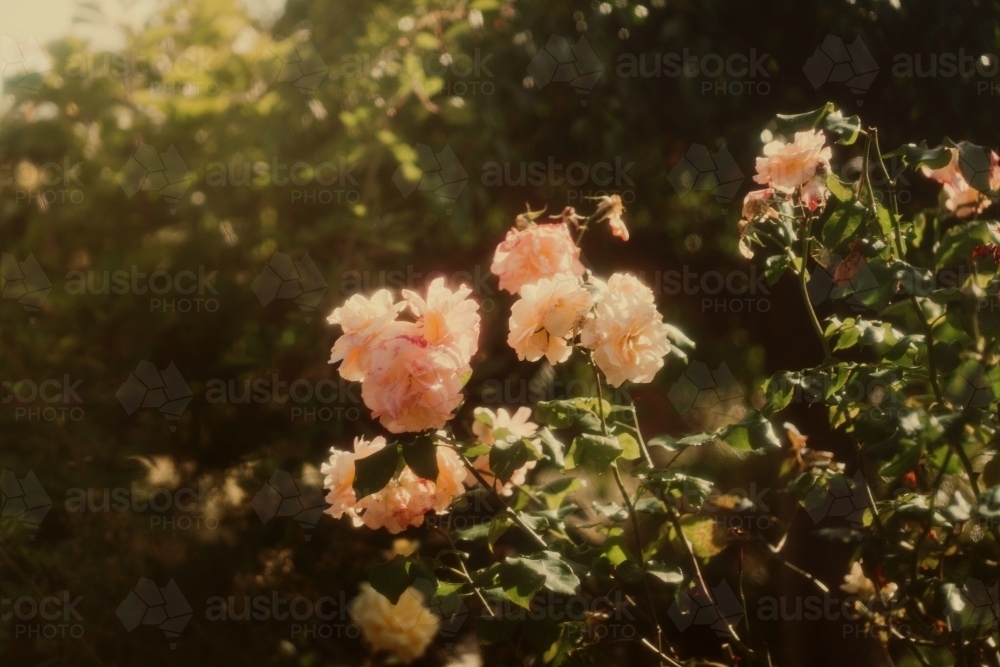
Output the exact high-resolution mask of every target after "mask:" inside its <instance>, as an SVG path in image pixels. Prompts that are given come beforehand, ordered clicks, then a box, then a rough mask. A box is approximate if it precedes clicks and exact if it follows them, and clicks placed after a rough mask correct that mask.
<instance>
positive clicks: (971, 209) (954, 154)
mask: <svg viewBox="0 0 1000 667" xmlns="http://www.w3.org/2000/svg"><path fill="white" fill-rule="evenodd" d="M948 150H949V151H950V152H951V161H950V162H949V163H948V164H946V165H945V166H943V167H940V168H938V169H930V168H928V167H921V168H920V171H921V172H923V174H924V176H926V177H927V178H930V179H931V180H934V181H937V182H938V183H940V184H941V190H942V192H943V193H944V199H945V201H944V206H945V208H946V209H948V210H949V211H951V212H952V213H954V214H955V215H956V216H958V217H959V218H968V217H969V216H971V215H973V214H975V213H981V212H983V211H984V210H985V209H986V208H987V206H988V205H989V201H988V200H987V199H986V198H985V197H983V195H982V193H980V192H979V191H978V190H976V189H975V188H973V187H972V186H971V185H969V183H968V182H967V181H966V180H965V177H964V176H962V171H961V169H960V168H959V165H958V160H959V153H958V149H957V148H951V147H949V148H948ZM997 162H998V159H997V154H996V153H994V152H992V151H991V152H990V165H991V166H990V187H991V188H993V189H996V187H997V186H998V185H1000V167H998V166H997Z"/></svg>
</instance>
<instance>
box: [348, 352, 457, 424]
mask: <svg viewBox="0 0 1000 667" xmlns="http://www.w3.org/2000/svg"><path fill="white" fill-rule="evenodd" d="M369 355H370V365H369V371H368V375H367V376H366V377H365V381H364V382H362V383H361V398H362V400H364V402H365V405H367V406H368V409H369V410H371V411H372V416H373V417H377V418H378V419H379V421H380V422H381V423H382V426H384V427H385V428H387V429H388V430H389V431H391V432H392V433H406V432H415V431H425V430H427V429H439V428H442V427H443V426H444V425H445V424H446V423H447V422H448V420H450V419H451V418H452V417H453V416H454V415H453V412H454V410H455V408H457V407H458V404H459V403H461V402H462V386H463V385H464V384H465V380H466V379H467V378H468V375H469V373H471V369H470V368H469V365H468V363H467V362H463V361H462V360H461V359H459V358H458V355H457V354H456V353H455V351H454V350H449V349H448V348H439V347H434V346H432V345H431V344H430V343H428V342H427V340H426V339H424V338H423V337H421V336H415V335H410V334H403V335H400V336H395V337H393V338H389V339H387V340H384V341H382V342H380V343H379V344H378V345H377V346H375V347H374V348H373V349H372V350H371V351H370V352H369Z"/></svg>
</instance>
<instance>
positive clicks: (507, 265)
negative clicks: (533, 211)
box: [490, 223, 584, 294]
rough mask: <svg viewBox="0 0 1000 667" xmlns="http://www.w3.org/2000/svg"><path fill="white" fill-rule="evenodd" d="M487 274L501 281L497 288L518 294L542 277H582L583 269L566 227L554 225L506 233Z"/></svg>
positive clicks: (560, 224)
mask: <svg viewBox="0 0 1000 667" xmlns="http://www.w3.org/2000/svg"><path fill="white" fill-rule="evenodd" d="M490 271H491V272H493V273H494V274H495V275H496V276H498V277H499V278H500V289H504V290H507V291H508V292H510V293H511V294H517V293H519V292H520V291H521V288H522V287H524V286H525V285H528V284H532V283H537V282H538V281H539V280H541V279H543V278H553V277H555V276H558V275H569V276H582V275H583V272H584V268H583V264H581V263H580V249H579V248H577V247H576V244H574V243H573V237H571V236H570V233H569V227H568V226H567V225H566V223H556V224H543V225H532V226H530V227H528V228H527V229H524V230H521V231H518V229H517V228H513V229H511V230H510V231H508V232H507V238H505V239H504V240H503V241H502V242H501V243H500V245H499V246H497V250H496V254H495V255H494V256H493V264H492V265H491V266H490Z"/></svg>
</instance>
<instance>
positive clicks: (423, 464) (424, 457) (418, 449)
mask: <svg viewBox="0 0 1000 667" xmlns="http://www.w3.org/2000/svg"><path fill="white" fill-rule="evenodd" d="M402 448H403V460H405V461H406V465H408V466H410V470H412V471H413V472H414V473H415V474H416V475H417V477H421V478H423V479H426V480H430V481H431V482H436V481H437V478H438V460H437V445H436V443H435V440H434V438H433V437H432V436H431V435H429V434H427V433H423V434H421V435H418V436H417V438H416V440H414V441H413V442H412V443H403V445H402Z"/></svg>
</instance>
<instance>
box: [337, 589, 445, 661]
mask: <svg viewBox="0 0 1000 667" xmlns="http://www.w3.org/2000/svg"><path fill="white" fill-rule="evenodd" d="M350 610H351V618H352V619H354V622H355V623H356V624H357V626H358V628H359V629H360V630H361V634H362V635H363V636H364V638H365V641H366V642H368V644H370V645H371V647H372V648H373V649H374V650H376V651H392V652H393V653H395V654H396V655H397V656H399V659H400V660H401V661H402V662H404V663H411V662H413V661H414V660H416V659H417V658H419V657H421V656H423V654H424V653H426V652H427V647H428V646H430V644H431V642H432V641H434V637H435V635H437V633H438V629H439V628H440V625H441V621H440V619H438V617H437V616H435V615H434V614H433V613H431V611H430V609H428V608H427V607H426V606H425V605H424V598H423V595H422V594H421V593H420V591H418V590H417V589H416V588H414V587H412V586H411V587H410V588H408V589H406V590H405V591H403V594H402V595H401V596H399V601H398V602H397V603H396V604H392V603H391V602H389V599H388V598H387V597H385V596H384V595H382V594H381V593H379V592H378V591H376V590H375V589H374V588H372V587H371V586H370V585H368V584H362V585H361V592H360V593H359V594H358V597H356V598H354V600H353V601H352V602H351V606H350Z"/></svg>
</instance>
